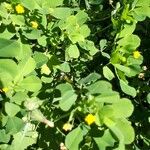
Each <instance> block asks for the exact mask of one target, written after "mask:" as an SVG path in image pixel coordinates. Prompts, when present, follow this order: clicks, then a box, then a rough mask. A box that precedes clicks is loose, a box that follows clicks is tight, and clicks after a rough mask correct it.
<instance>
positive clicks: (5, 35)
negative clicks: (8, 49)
mask: <svg viewBox="0 0 150 150" xmlns="http://www.w3.org/2000/svg"><path fill="white" fill-rule="evenodd" d="M14 35H15V33H12V32H9V31H8V29H7V28H6V29H5V31H3V32H2V33H0V37H1V38H3V39H4V38H5V39H8V40H10V39H11V38H12V37H13V36H14Z"/></svg>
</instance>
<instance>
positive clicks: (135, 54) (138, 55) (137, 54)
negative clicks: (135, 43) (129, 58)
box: [133, 51, 141, 59]
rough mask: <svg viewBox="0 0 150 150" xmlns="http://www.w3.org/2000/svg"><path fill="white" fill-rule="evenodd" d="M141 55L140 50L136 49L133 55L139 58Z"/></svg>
mask: <svg viewBox="0 0 150 150" xmlns="http://www.w3.org/2000/svg"><path fill="white" fill-rule="evenodd" d="M140 56H141V54H140V52H139V51H134V52H133V57H134V58H135V59H138V58H139V57H140Z"/></svg>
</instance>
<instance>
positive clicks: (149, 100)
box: [147, 93, 150, 104]
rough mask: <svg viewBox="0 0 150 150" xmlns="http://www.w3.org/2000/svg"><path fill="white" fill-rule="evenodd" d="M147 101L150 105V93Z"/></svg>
mask: <svg viewBox="0 0 150 150" xmlns="http://www.w3.org/2000/svg"><path fill="white" fill-rule="evenodd" d="M147 101H148V103H149V104H150V93H149V94H148V95H147Z"/></svg>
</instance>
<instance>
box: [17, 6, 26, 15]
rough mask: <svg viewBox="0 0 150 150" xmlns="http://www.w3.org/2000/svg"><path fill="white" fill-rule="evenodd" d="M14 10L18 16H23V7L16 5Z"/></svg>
mask: <svg viewBox="0 0 150 150" xmlns="http://www.w3.org/2000/svg"><path fill="white" fill-rule="evenodd" d="M15 9H16V12H17V13H18V14H23V13H24V12H25V10H24V7H23V6H22V5H20V4H18V5H17V6H16V7H15Z"/></svg>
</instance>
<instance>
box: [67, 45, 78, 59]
mask: <svg viewBox="0 0 150 150" xmlns="http://www.w3.org/2000/svg"><path fill="white" fill-rule="evenodd" d="M66 55H67V56H68V57H69V58H78V57H79V56H80V52H79V49H78V47H77V46H76V45H70V46H69V47H68V48H67V49H66Z"/></svg>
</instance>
